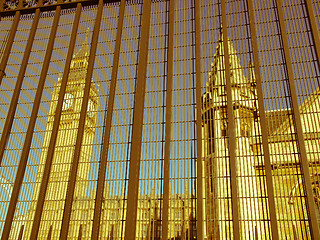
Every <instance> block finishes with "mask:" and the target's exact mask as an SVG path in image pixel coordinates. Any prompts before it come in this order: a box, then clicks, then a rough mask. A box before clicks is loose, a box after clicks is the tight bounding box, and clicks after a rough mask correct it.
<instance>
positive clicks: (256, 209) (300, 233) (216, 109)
mask: <svg viewBox="0 0 320 240" xmlns="http://www.w3.org/2000/svg"><path fill="white" fill-rule="evenodd" d="M223 41H224V39H223V37H221V39H220V40H219V43H218V45H217V47H216V52H215V55H214V57H213V61H212V64H211V71H210V72H209V77H208V81H207V82H206V88H205V91H204V93H203V95H202V109H201V113H202V142H203V149H202V159H203V160H202V161H203V171H204V178H203V182H204V186H205V187H204V189H203V195H204V199H203V202H204V204H203V206H204V213H205V214H204V215H205V219H204V221H205V224H204V235H205V239H225V237H226V236H229V235H230V234H231V233H232V226H231V225H230V221H231V220H232V216H231V211H232V210H231V204H230V187H231V186H230V181H229V180H230V173H229V161H228V151H229V149H228V139H227V136H228V124H227V110H226V106H227V103H226V92H225V91H226V87H225V86H226V82H225V77H224V65H223V64H224V61H225V60H224V56H223ZM227 41H228V48H229V54H230V68H231V87H232V97H233V111H234V122H235V133H236V158H237V184H238V185H237V188H238V189H237V190H238V193H239V209H240V212H239V216H240V226H241V231H240V232H241V239H256V238H255V237H257V236H261V235H263V236H264V237H265V238H267V239H268V232H267V231H266V228H267V227H266V226H265V224H266V223H265V219H266V218H267V216H268V212H267V207H266V206H267V202H266V195H265V187H264V182H265V174H264V169H265V166H264V161H263V157H262V153H261V151H263V150H262V142H261V137H260V135H261V134H260V132H261V128H262V127H267V128H268V134H269V135H268V136H269V138H268V142H269V146H270V155H271V163H272V174H273V186H274V191H275V203H276V213H277V217H278V219H279V221H281V220H282V219H286V220H289V222H291V224H287V225H285V226H283V225H281V227H280V228H279V231H280V230H281V231H282V230H283V231H286V232H287V233H288V235H287V237H288V238H287V239H294V237H297V239H304V237H305V236H306V235H307V234H308V231H307V230H306V229H307V226H306V225H307V224H308V223H307V221H306V220H305V217H304V216H305V214H306V213H305V212H306V211H307V210H306V209H305V206H304V202H303V197H302V196H303V194H304V193H303V190H301V184H302V180H301V177H300V167H299V164H298V162H297V160H296V158H295V157H294V155H293V154H292V152H293V149H292V139H290V134H291V129H292V128H293V125H292V119H291V118H292V117H291V115H290V114H291V109H270V110H267V111H266V116H267V119H268V123H269V125H268V126H261V124H260V119H259V109H258V107H257V106H258V105H257V93H256V79H255V73H254V70H253V67H252V65H251V63H249V64H248V67H247V70H248V71H247V72H246V73H245V71H244V67H242V65H241V63H240V59H239V57H238V56H237V52H236V50H235V49H234V46H233V44H232V43H231V41H230V40H229V39H228V40H227ZM88 55H89V44H88V38H86V40H85V42H84V43H83V44H82V46H81V48H80V49H79V50H78V52H77V53H76V54H75V55H74V56H73V59H72V62H71V66H70V73H69V77H68V83H67V89H66V93H65V96H64V102H63V106H62V114H61V121H60V126H59V132H58V137H57V144H56V148H55V154H54V158H53V166H52V169H51V173H50V179H49V185H48V190H47V194H46V198H45V202H44V207H43V213H42V219H41V224H40V232H39V235H38V236H39V239H48V238H49V236H50V238H51V239H58V237H59V234H60V228H61V226H60V225H61V219H62V214H63V207H64V200H65V196H66V190H67V184H68V176H69V172H70V166H71V162H70V161H71V159H72V154H73V150H74V145H75V140H76V134H77V127H78V124H79V116H80V108H81V102H82V98H83V90H84V84H85V82H84V81H85V75H86V71H87V66H88ZM60 86H61V79H58V81H57V83H56V85H55V88H54V90H53V92H52V99H51V103H50V109H49V116H48V119H47V125H46V133H45V137H44V141H43V149H42V153H41V157H40V162H39V168H38V172H37V181H36V182H37V183H38V185H36V186H35V189H34V192H33V197H32V203H31V206H30V209H29V211H28V214H26V215H23V216H18V217H16V219H15V221H14V222H13V228H16V229H17V230H16V231H11V232H12V234H11V239H17V234H18V233H19V230H18V229H20V227H21V225H25V226H24V228H25V230H24V234H23V239H29V236H30V231H31V228H32V219H33V218H34V213H35V207H36V203H37V197H38V195H39V187H40V185H39V183H40V182H41V178H42V175H43V168H44V165H45V159H46V154H47V152H46V151H47V149H48V145H49V140H50V134H51V130H52V126H53V116H54V114H55V108H56V102H57V99H58V96H59V91H60ZM318 96H319V90H318V89H317V90H316V91H315V92H314V93H313V94H312V95H311V96H309V97H308V98H306V99H305V100H304V102H303V103H302V104H301V105H300V109H299V110H300V112H301V116H302V121H303V127H304V130H305V132H307V134H306V136H307V137H306V139H305V141H306V143H307V144H306V145H307V146H308V149H307V152H308V157H309V159H308V161H309V163H310V165H312V164H314V165H316V166H318V165H317V161H318V160H317V159H314V158H313V157H312V156H313V155H312V149H314V148H317V146H318V145H319V140H318V139H317V136H318V134H319V126H318V124H319V123H317V125H311V126H313V128H310V127H308V128H307V124H306V122H308V121H311V120H310V112H312V109H313V108H315V107H316V108H318V107H319V106H318V105H319V103H318V102H319V101H318ZM98 107H99V89H98V87H97V86H96V85H95V84H91V89H90V97H89V102H88V109H87V116H86V126H85V131H84V137H83V146H82V148H81V156H80V164H79V169H78V173H77V181H76V188H75V191H74V198H75V199H76V201H75V202H74V205H73V209H72V215H71V219H70V227H69V229H70V231H69V233H70V236H68V238H69V239H77V237H78V236H79V235H81V236H82V238H81V239H90V233H91V232H90V224H92V222H91V221H90V220H88V219H91V218H92V217H91V216H92V214H93V209H94V196H93V195H88V193H87V187H88V186H87V182H88V181H87V180H88V176H89V171H90V164H91V162H90V161H91V158H92V152H93V149H92V143H93V140H94V136H95V131H96V124H97V110H98ZM308 126H310V125H308ZM279 136H282V137H281V138H279ZM319 170H320V169H319ZM311 179H312V184H313V191H314V200H315V203H316V206H317V207H318V206H319V200H320V196H319V192H320V190H319V182H318V178H317V174H316V173H315V174H313V175H312V176H311ZM193 194H194V193H193V192H192V191H191V190H189V188H188V186H187V185H186V186H185V190H184V192H183V193H174V192H173V191H172V190H170V197H169V199H170V202H169V203H170V209H169V225H168V226H169V231H168V232H169V239H195V238H196V234H195V231H196V229H195V228H196V225H195V207H194V202H192V201H193V200H192V199H193ZM103 197H104V201H103V205H102V212H101V218H102V220H103V223H104V224H103V225H101V232H100V236H101V239H123V238H124V228H125V221H123V220H121V219H123V218H124V217H123V216H124V214H125V212H126V202H125V199H124V193H123V192H122V193H121V194H120V193H119V194H118V195H114V194H112V193H111V191H110V188H109V187H108V184H107V185H106V188H105V191H104V195H103ZM160 198H161V196H160V195H159V194H157V193H156V191H155V190H154V189H153V190H152V191H151V193H150V194H148V195H140V200H139V201H138V215H137V221H138V222H141V224H140V226H141V228H142V229H141V230H139V231H137V236H136V239H141V240H142V239H161V204H160V201H158V199H160ZM182 199H185V200H184V201H183V200H182ZM317 214H318V216H319V213H317ZM281 228H283V229H281Z"/></svg>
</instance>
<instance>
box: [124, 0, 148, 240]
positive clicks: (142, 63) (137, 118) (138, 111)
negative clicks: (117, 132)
mask: <svg viewBox="0 0 320 240" xmlns="http://www.w3.org/2000/svg"><path fill="white" fill-rule="evenodd" d="M150 16H151V0H145V1H144V2H143V10H142V25H141V41H140V49H139V62H138V73H137V87H136V89H137V90H136V96H135V102H134V112H133V127H132V141H131V142H132V144H131V158H130V169H129V183H128V201H127V202H128V204H127V206H128V207H127V216H126V229H125V239H128V240H130V239H135V236H136V221H137V204H138V188H139V173H140V158H141V141H142V124H143V110H144V95H145V85H146V75H147V60H148V45H149V30H150Z"/></svg>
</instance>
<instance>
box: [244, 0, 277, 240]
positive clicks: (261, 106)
mask: <svg viewBox="0 0 320 240" xmlns="http://www.w3.org/2000/svg"><path fill="white" fill-rule="evenodd" d="M247 3H248V13H249V25H250V32H251V43H252V54H253V62H254V71H255V75H256V89H257V94H258V107H259V113H260V124H261V126H262V127H261V136H262V147H263V157H264V158H263V159H264V165H265V175H266V183H267V193H268V209H269V216H270V221H271V234H272V239H274V240H278V239H279V233H278V226H277V216H276V205H275V200H274V191H273V181H272V168H271V162H270V152H269V144H268V129H267V128H266V127H263V126H267V119H266V114H265V108H264V103H263V90H262V82H261V74H260V63H259V55H258V44H257V35H256V29H255V19H254V10H253V2H252V0H247ZM256 234H258V233H257V232H256Z"/></svg>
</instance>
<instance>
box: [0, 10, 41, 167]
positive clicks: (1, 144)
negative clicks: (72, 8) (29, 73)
mask: <svg viewBox="0 0 320 240" xmlns="http://www.w3.org/2000/svg"><path fill="white" fill-rule="evenodd" d="M18 12H19V11H18ZM18 12H17V13H18ZM17 13H16V15H15V19H14V22H13V25H12V28H11V32H10V35H9V39H8V43H7V46H6V49H5V52H4V55H3V58H2V61H1V67H0V69H1V71H0V80H1V81H2V78H3V76H4V69H5V66H6V64H7V61H8V58H9V54H10V50H11V47H12V43H13V39H14V35H15V33H16V30H17V27H18V23H19V19H20V12H19V13H18V14H17ZM37 16H38V17H37ZM39 16H40V10H39V11H38V13H37V11H36V15H35V18H34V20H33V23H32V27H31V30H30V34H29V38H28V42H27V46H26V49H25V52H24V55H23V59H22V64H21V67H20V70H19V74H18V78H17V82H16V86H15V89H14V93H13V96H12V99H11V102H10V107H9V111H8V116H7V118H6V122H5V125H4V128H3V133H2V135H1V139H0V165H1V162H2V158H3V154H4V150H5V148H6V145H7V141H8V138H9V134H10V131H11V127H12V122H13V118H14V114H15V111H16V107H17V103H18V99H19V95H20V88H21V85H22V82H23V78H24V74H25V71H26V68H27V64H28V59H29V56H30V51H31V48H32V43H33V38H34V35H35V32H36V29H37V25H38V21H39ZM36 17H37V18H36Z"/></svg>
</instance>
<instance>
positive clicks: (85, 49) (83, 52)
mask: <svg viewBox="0 0 320 240" xmlns="http://www.w3.org/2000/svg"><path fill="white" fill-rule="evenodd" d="M88 57H89V28H87V31H86V37H85V40H84V42H83V44H82V46H81V48H80V49H79V51H78V52H77V53H76V54H75V55H74V56H73V59H81V58H88Z"/></svg>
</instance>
